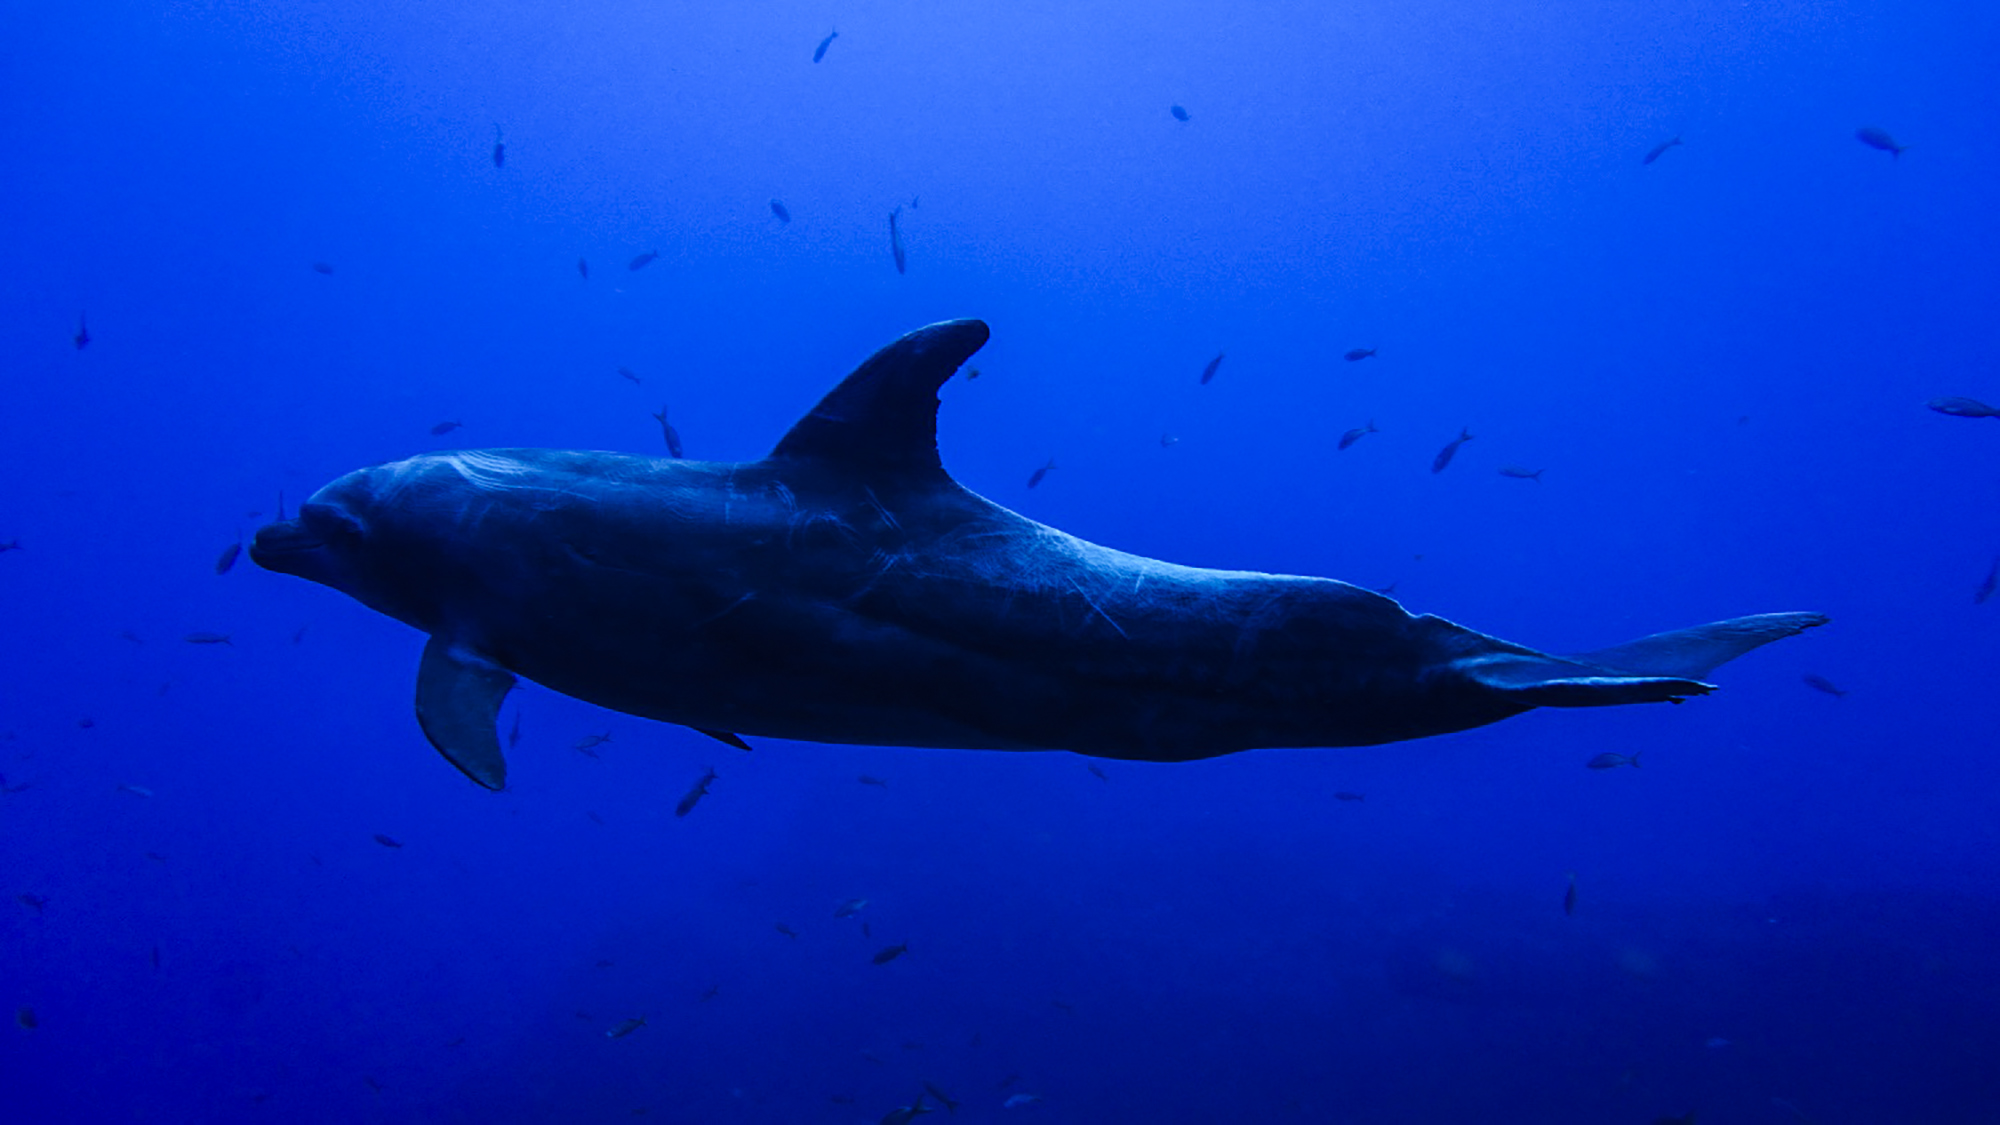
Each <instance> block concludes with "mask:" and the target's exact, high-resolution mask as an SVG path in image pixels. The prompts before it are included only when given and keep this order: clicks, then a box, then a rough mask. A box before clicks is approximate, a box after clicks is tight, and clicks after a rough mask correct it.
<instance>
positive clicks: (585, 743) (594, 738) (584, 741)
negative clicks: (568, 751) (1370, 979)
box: [576, 731, 611, 750]
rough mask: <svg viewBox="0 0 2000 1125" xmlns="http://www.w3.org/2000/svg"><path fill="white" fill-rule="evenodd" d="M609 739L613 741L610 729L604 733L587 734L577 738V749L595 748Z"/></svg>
mask: <svg viewBox="0 0 2000 1125" xmlns="http://www.w3.org/2000/svg"><path fill="white" fill-rule="evenodd" d="M609 741H611V733H610V732H609V731H606V732H605V733H603V734H586V735H584V736H583V737H582V738H579V739H577V740H576V749H578V750H595V749H596V748H598V747H599V746H602V745H604V744H605V743H607V742H609Z"/></svg>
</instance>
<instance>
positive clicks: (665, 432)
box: [653, 404, 681, 460]
mask: <svg viewBox="0 0 2000 1125" xmlns="http://www.w3.org/2000/svg"><path fill="white" fill-rule="evenodd" d="M653 418H654V419H655V420H656V421H658V422H659V423H660V436H661V437H662V438H664V439H666V443H667V456H669V457H672V458H675V459H677V460H678V459H679V458H680V456H681V432H680V431H679V430H676V429H674V424H673V423H672V422H669V421H667V408H666V406H665V404H662V405H661V406H660V412H659V413H658V414H655V415H653Z"/></svg>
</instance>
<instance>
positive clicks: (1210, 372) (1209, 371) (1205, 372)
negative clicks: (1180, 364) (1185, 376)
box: [1201, 352, 1228, 387]
mask: <svg viewBox="0 0 2000 1125" xmlns="http://www.w3.org/2000/svg"><path fill="white" fill-rule="evenodd" d="M1227 354H1228V353H1227V352H1216V353H1215V358H1214V359H1211V360H1209V361H1208V366H1206V367H1204V368H1202V369H1201V385H1202V386H1204V387H1206V386H1208V381H1209V380H1210V379H1213V378H1215V369H1216V368H1218V367H1221V366H1222V357H1223V356H1225V355H1227Z"/></svg>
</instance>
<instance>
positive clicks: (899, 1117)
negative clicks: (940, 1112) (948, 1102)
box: [880, 1094, 936, 1125]
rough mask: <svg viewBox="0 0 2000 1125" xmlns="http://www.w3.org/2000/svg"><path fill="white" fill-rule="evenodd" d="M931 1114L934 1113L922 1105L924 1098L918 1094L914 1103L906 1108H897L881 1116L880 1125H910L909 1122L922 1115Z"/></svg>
mask: <svg viewBox="0 0 2000 1125" xmlns="http://www.w3.org/2000/svg"><path fill="white" fill-rule="evenodd" d="M933 1112H936V1111H934V1110H933V1109H931V1107H929V1106H927V1105H925V1104H924V1096H923V1095H922V1094H918V1095H917V1100H916V1101H913V1102H911V1103H910V1104H909V1105H906V1106H898V1107H897V1108H895V1109H892V1110H890V1111H889V1112H887V1113H885V1114H883V1115H882V1120H881V1122H880V1125H910V1122H912V1121H915V1120H916V1119H917V1118H919V1117H922V1116H923V1115H924V1114H926V1113H933Z"/></svg>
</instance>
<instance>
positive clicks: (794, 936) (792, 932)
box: [772, 922, 799, 941]
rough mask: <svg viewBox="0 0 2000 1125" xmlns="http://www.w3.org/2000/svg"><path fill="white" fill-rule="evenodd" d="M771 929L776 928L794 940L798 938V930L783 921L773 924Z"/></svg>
mask: <svg viewBox="0 0 2000 1125" xmlns="http://www.w3.org/2000/svg"><path fill="white" fill-rule="evenodd" d="M772 929H775V930H777V931H778V932H779V933H781V934H783V935H785V936H786V937H788V938H791V939H792V940H794V941H797V940H798V937H799V932H798V931H797V930H795V929H793V928H791V927H790V926H787V925H785V924H784V923H783V922H780V923H778V924H777V925H776V926H773V927H772Z"/></svg>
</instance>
